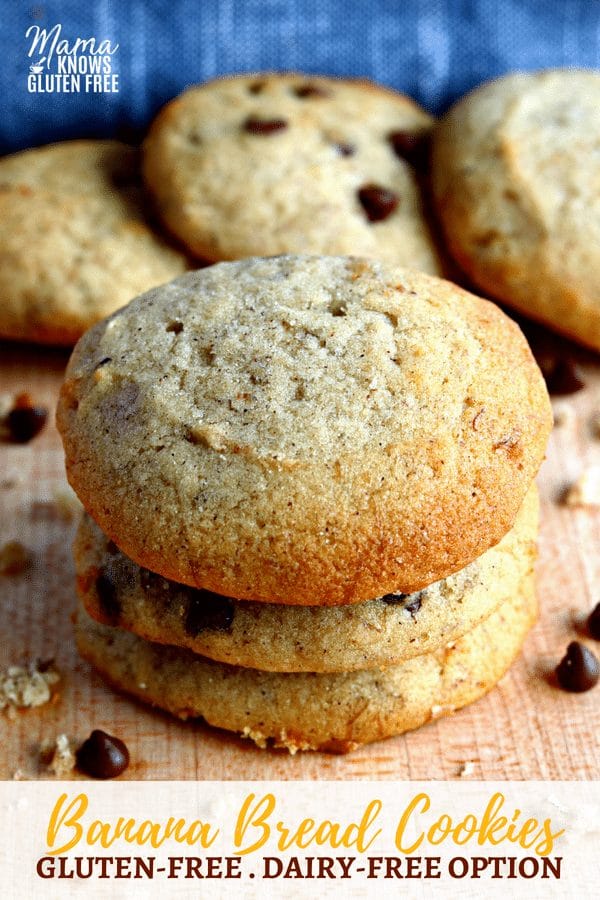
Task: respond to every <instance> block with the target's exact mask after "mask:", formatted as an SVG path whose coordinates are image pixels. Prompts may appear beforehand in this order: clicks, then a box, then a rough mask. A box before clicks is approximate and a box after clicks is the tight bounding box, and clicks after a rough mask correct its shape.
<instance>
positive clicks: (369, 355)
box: [58, 257, 551, 605]
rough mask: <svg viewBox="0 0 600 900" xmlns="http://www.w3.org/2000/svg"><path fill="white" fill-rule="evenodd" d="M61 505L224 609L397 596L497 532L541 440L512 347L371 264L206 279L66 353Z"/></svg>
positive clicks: (393, 271)
mask: <svg viewBox="0 0 600 900" xmlns="http://www.w3.org/2000/svg"><path fill="white" fill-rule="evenodd" d="M58 425H59V429H60V431H61V433H62V436H63V441H64V445H65V451H66V461H67V472H68V475H69V479H70V481H71V484H72V485H73V487H74V488H75V490H76V491H77V493H78V494H79V496H80V498H81V500H82V501H83V503H84V505H85V506H86V508H87V509H88V511H89V512H90V513H91V515H92V516H93V517H94V519H95V520H96V521H97V522H98V524H99V525H100V526H101V528H102V529H103V530H104V532H105V533H106V534H107V535H108V536H109V537H110V538H111V539H112V540H113V541H114V542H115V543H116V544H117V545H118V546H119V547H120V548H121V549H122V550H123V552H124V553H125V554H126V555H128V556H129V557H130V558H131V559H133V560H134V561H135V562H137V563H138V564H140V565H142V566H144V567H146V568H148V569H150V570H152V571H154V572H158V573H159V574H161V575H164V576H165V577H167V578H171V579H173V580H174V581H179V582H184V583H187V584H190V585H196V586H199V587H204V588H207V589H208V590H211V591H214V592H216V593H220V594H226V595H228V596H234V597H239V598H241V599H253V600H264V601H271V602H281V603H290V604H307V605H311V604H314V603H319V604H322V605H328V604H331V605H334V604H343V603H352V602H357V601H361V600H366V599H370V598H373V597H378V596H381V595H383V594H386V593H389V592H397V591H402V592H404V593H410V592H412V591H415V590H418V589H420V588H422V587H424V586H426V585H429V584H432V583H433V582H434V581H438V580H439V579H441V578H443V577H445V576H446V575H448V574H450V573H451V572H455V571H457V570H458V569H460V568H462V567H463V566H465V565H467V564H468V563H469V562H471V561H472V560H473V559H474V558H475V557H477V556H479V555H480V554H481V553H483V552H484V551H485V550H487V549H488V548H489V547H491V546H492V545H493V544H495V543H497V542H498V541H499V540H500V539H501V537H502V536H503V535H504V534H505V533H506V532H507V531H508V529H509V528H510V527H511V526H512V524H513V522H514V519H515V517H516V514H517V511H518V509H519V507H520V505H521V503H522V502H523V498H524V496H525V493H526V491H527V489H528V487H529V485H530V483H531V480H532V478H533V476H534V475H535V473H536V471H537V469H538V466H539V464H540V462H541V460H542V458H543V455H544V448H545V445H546V439H547V436H548V433H549V430H550V425H551V414H550V407H549V403H548V398H547V394H546V390H545V387H544V383H543V380H542V377H541V374H540V372H539V370H538V368H537V366H536V364H535V362H534V361H533V358H532V356H531V353H530V351H529V348H528V346H527V344H526V342H525V340H524V338H523V336H522V335H521V332H520V331H519V329H518V328H517V326H516V325H515V324H514V323H513V322H511V321H510V320H509V319H508V318H507V317H506V316H505V315H504V314H503V313H501V312H500V311H499V310H498V309H497V308H496V307H495V306H493V305H492V304H490V303H487V302H486V301H483V300H480V299H479V298H477V297H474V296H472V295H471V294H468V293H466V292H465V291H462V290H460V289H459V288H457V287H456V286H455V285H453V284H450V283H449V282H445V281H441V280H439V279H437V278H432V277H431V276H427V275H424V274H421V273H417V272H412V271H410V270H407V269H400V268H387V267H385V266H383V265H382V264H380V263H378V262H375V261H367V260H360V259H356V258H343V257H342V258H335V257H333V258H332V257H278V258H272V259H266V260H265V259H250V260H245V261H240V262H237V263H222V264H219V265H215V266H212V267H210V268H207V269H203V270H200V271H198V272H192V273H188V274H187V275H184V276H182V277H181V278H179V279H177V280H175V281H174V282H172V283H171V284H169V285H165V286H163V287H161V288H157V289H155V290H153V291H150V292H148V293H147V294H145V295H143V296H142V297H138V298H137V299H136V300H134V301H133V302H132V303H130V304H129V305H128V306H127V307H125V308H124V309H123V310H120V311H119V312H118V313H116V314H115V315H113V316H112V317H111V318H109V319H108V320H106V321H105V322H103V323H100V324H98V325H96V326H95V327H94V328H93V329H91V330H90V331H89V332H88V333H87V334H86V335H84V337H83V338H82V339H81V341H80V342H79V343H78V345H77V347H76V348H75V351H74V354H73V356H72V358H71V361H70V363H69V367H68V369H67V375H66V380H65V383H64V385H63V388H62V391H61V399H60V404H59V409H58Z"/></svg>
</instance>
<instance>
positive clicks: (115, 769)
mask: <svg viewBox="0 0 600 900" xmlns="http://www.w3.org/2000/svg"><path fill="white" fill-rule="evenodd" d="M76 759H77V767H78V769H80V770H81V771H82V772H83V773H84V775H91V776H92V778H116V777H117V775H120V774H121V772H124V771H125V769H126V768H127V766H128V765H129V750H128V749H127V747H126V746H125V744H124V743H123V741H121V740H119V738H116V737H113V736H112V735H110V734H107V733H106V732H105V731H100V729H99V728H96V729H94V731H92V733H91V734H90V736H89V738H88V739H87V740H86V741H84V742H83V744H82V745H81V747H80V748H79V750H78V751H77V753H76Z"/></svg>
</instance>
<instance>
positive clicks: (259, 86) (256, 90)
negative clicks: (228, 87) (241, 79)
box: [248, 81, 265, 94]
mask: <svg viewBox="0 0 600 900" xmlns="http://www.w3.org/2000/svg"><path fill="white" fill-rule="evenodd" d="M264 86H265V83H264V81H253V82H252V84H249V85H248V93H249V94H260V93H261V91H262V90H263V88H264Z"/></svg>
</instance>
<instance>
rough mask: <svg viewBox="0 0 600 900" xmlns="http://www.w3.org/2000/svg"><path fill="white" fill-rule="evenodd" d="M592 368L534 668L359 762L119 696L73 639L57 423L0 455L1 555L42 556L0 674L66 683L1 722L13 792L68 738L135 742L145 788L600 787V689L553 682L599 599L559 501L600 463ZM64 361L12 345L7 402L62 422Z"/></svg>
mask: <svg viewBox="0 0 600 900" xmlns="http://www.w3.org/2000/svg"><path fill="white" fill-rule="evenodd" d="M580 357H581V360H582V366H583V369H584V372H585V377H586V380H587V387H586V389H585V390H583V391H581V392H579V393H578V394H577V395H574V396H573V397H571V398H568V399H567V400H564V401H563V400H561V401H560V402H559V403H557V407H565V406H566V407H567V409H568V410H570V411H571V412H572V413H573V415H572V417H571V418H570V419H568V420H567V421H566V423H565V424H563V425H561V426H560V427H556V428H555V429H554V433H553V435H552V438H551V443H550V447H549V451H548V458H547V461H546V462H545V464H544V466H543V469H542V472H541V473H540V478H539V483H540V488H541V494H542V525H541V535H540V558H539V566H538V586H539V597H540V601H541V607H542V614H541V618H540V621H539V622H538V624H537V625H536V627H535V628H534V630H533V631H532V633H531V635H530V636H529V638H528V640H527V643H526V645H525V648H524V652H523V654H522V656H521V658H520V659H519V660H518V662H517V663H516V664H515V665H514V666H513V667H512V669H511V670H510V672H509V673H508V674H507V675H506V676H505V677H504V678H503V679H502V681H501V683H500V684H499V685H498V686H497V687H496V688H495V689H494V690H493V691H492V692H491V693H490V694H489V695H488V696H487V697H485V698H483V699H482V700H480V701H478V702H477V703H475V704H474V705H472V706H471V707H469V708H467V709H464V710H462V711H460V712H458V713H456V714H455V715H454V716H452V717H450V718H447V719H441V720H439V721H436V722H433V723H431V724H429V725H427V726H426V727H423V728H421V729H419V730H418V731H415V732H412V733H411V734H408V735H404V736H401V737H398V738H394V739H390V740H387V741H383V742H380V743H377V744H374V745H371V746H368V747H364V748H362V749H359V750H357V751H355V752H354V753H352V754H349V755H347V756H330V755H326V754H320V753H299V754H297V755H296V756H295V757H291V756H289V755H288V754H287V753H286V752H272V751H267V752H265V751H261V750H259V749H257V748H255V747H254V745H253V744H252V743H250V742H249V741H244V740H242V739H238V738H236V737H233V736H231V735H229V734H227V733H226V732H221V731H216V730H214V729H211V728H209V727H208V726H205V725H203V724H200V723H181V722H179V721H177V720H175V719H172V718H170V717H169V716H167V715H166V714H162V713H160V712H155V711H152V710H150V709H148V708H146V707H144V706H142V705H140V704H138V703H135V702H133V701H130V700H128V699H126V698H124V697H122V696H118V695H117V694H115V693H113V692H112V691H111V690H109V689H108V688H107V687H105V686H104V685H103V683H102V681H101V680H100V678H98V676H97V675H96V674H94V673H93V672H92V670H91V669H90V667H89V666H88V665H87V664H85V663H83V662H82V661H80V660H79V659H78V657H77V654H76V652H75V648H74V645H73V640H72V636H71V625H70V621H69V616H70V613H71V611H72V610H73V608H74V606H75V590H74V575H73V565H72V561H71V555H70V544H71V540H72V536H73V531H74V522H73V521H66V520H65V518H64V517H63V516H62V515H61V512H60V511H59V509H58V508H57V506H56V503H55V498H56V492H57V490H58V491H60V490H62V489H63V488H64V486H65V484H66V482H65V478H64V472H63V460H62V450H61V445H60V441H59V438H58V435H57V433H56V430H55V428H54V424H53V423H51V424H49V425H48V426H47V427H46V428H45V430H44V431H43V432H42V434H40V435H39V436H38V437H37V438H36V439H35V440H34V441H32V442H31V443H30V444H28V445H26V446H17V445H9V444H2V445H0V485H1V486H0V546H1V545H2V544H3V543H4V542H6V541H8V540H13V539H16V540H19V541H21V542H22V543H24V544H25V545H26V546H27V547H29V548H31V549H32V550H33V552H34V560H33V563H32V565H31V566H30V567H29V568H28V569H27V570H26V572H24V573H23V574H20V575H13V576H0V634H1V636H2V640H1V642H0V668H4V667H6V666H8V665H11V664H16V663H19V662H23V661H28V660H32V659H35V658H36V657H40V658H47V657H54V658H55V660H56V664H57V666H58V668H59V670H60V671H61V673H62V676H63V678H62V682H61V685H60V694H59V696H58V698H57V701H56V702H55V703H54V704H52V705H47V706H44V707H40V708H38V709H32V710H28V711H24V712H21V713H19V714H18V715H17V717H16V718H15V719H10V718H8V717H7V716H6V714H4V715H3V714H2V713H0V733H1V734H2V740H1V748H2V749H1V753H0V778H4V779H8V778H12V777H13V776H14V773H15V772H16V771H17V770H19V771H20V773H21V775H22V776H23V777H25V778H39V777H42V778H45V777H49V774H48V772H47V770H45V769H44V767H43V765H41V764H40V759H39V749H40V743H41V742H42V741H44V740H47V739H53V738H54V737H55V736H56V735H57V734H59V733H61V732H62V733H66V734H67V735H69V736H70V737H71V738H75V739H78V740H82V739H83V738H85V737H87V735H88V734H89V732H90V731H91V729H92V728H103V729H105V730H107V731H109V732H111V733H113V734H116V735H118V736H119V737H121V738H123V739H124V740H125V741H126V743H127V745H128V747H129V749H130V752H131V759H132V764H131V766H130V768H129V770H128V771H127V773H126V774H125V775H124V776H123V777H128V778H134V779H167V778H172V779H303V778H306V779H392V778H394V779H444V778H456V777H460V773H461V771H462V769H463V766H464V764H465V763H467V762H469V763H472V764H473V765H472V767H471V766H469V767H468V769H469V771H470V776H469V777H472V778H476V779H589V778H599V777H600V750H599V740H598V735H599V734H600V685H599V686H598V687H597V688H596V690H593V691H590V692H589V693H587V694H581V695H574V694H566V693H564V692H562V691H560V690H559V689H558V688H557V687H556V685H555V684H554V682H553V679H552V672H553V669H554V666H555V664H556V662H557V660H558V659H559V658H560V657H561V656H562V655H563V652H564V649H565V647H566V645H567V643H568V642H569V641H570V640H573V639H575V638H579V639H582V622H583V620H584V619H585V616H586V613H587V611H589V609H590V608H591V607H592V605H593V604H595V603H596V602H598V601H599V600H600V553H599V549H600V508H598V509H571V508H568V507H566V506H564V505H561V504H560V502H559V501H560V499H561V496H562V494H563V492H564V490H565V487H566V486H567V485H568V484H569V483H571V482H572V481H573V480H574V479H575V478H577V476H578V475H579V474H580V473H581V471H582V470H583V469H585V468H587V467H588V466H590V465H592V464H600V438H599V437H598V436H596V435H595V434H594V433H593V428H592V425H591V422H592V418H593V416H594V414H595V413H596V412H597V411H600V363H598V362H597V361H595V360H594V358H593V357H592V356H591V355H590V354H584V353H580ZM66 359H67V354H66V353H64V352H60V351H53V350H36V349H35V348H24V347H18V346H15V345H9V344H1V343H0V393H6V394H9V395H14V394H15V393H17V392H19V391H23V390H25V391H28V392H30V393H31V394H32V395H33V397H34V399H35V401H36V402H38V403H45V404H47V405H48V406H49V407H51V408H54V406H55V404H56V397H57V392H58V387H59V384H60V381H61V375H62V371H63V368H64V365H65V363H66ZM583 639H585V638H583ZM590 645H593V642H590ZM597 649H599V650H600V647H597ZM471 770H472V771H471Z"/></svg>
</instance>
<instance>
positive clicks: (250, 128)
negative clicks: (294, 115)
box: [244, 116, 287, 137]
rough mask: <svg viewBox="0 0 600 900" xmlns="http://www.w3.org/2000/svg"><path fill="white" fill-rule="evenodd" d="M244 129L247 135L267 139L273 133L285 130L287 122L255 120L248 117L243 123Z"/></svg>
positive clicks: (283, 120)
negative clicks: (258, 135)
mask: <svg viewBox="0 0 600 900" xmlns="http://www.w3.org/2000/svg"><path fill="white" fill-rule="evenodd" d="M244 128H245V130H246V131H247V132H249V134H260V135H262V136H263V137H268V136H269V135H270V134H275V132H277V131H281V130H282V129H283V128H287V122H286V121H285V119H256V118H254V116H248V118H247V119H246V121H245V122H244Z"/></svg>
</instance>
